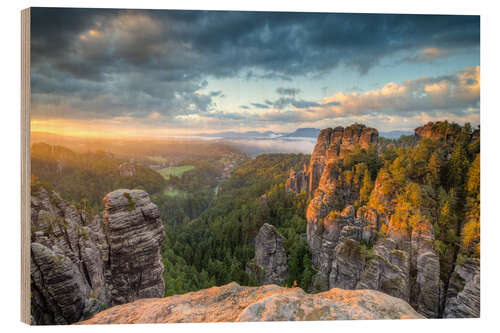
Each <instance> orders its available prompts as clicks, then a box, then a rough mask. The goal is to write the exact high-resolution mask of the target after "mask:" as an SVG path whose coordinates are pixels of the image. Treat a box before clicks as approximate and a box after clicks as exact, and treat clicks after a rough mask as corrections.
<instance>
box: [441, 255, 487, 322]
mask: <svg viewBox="0 0 500 333" xmlns="http://www.w3.org/2000/svg"><path fill="white" fill-rule="evenodd" d="M480 296H481V293H480V265H479V259H472V258H469V259H466V260H465V261H464V262H463V263H461V264H457V265H456V266H455V269H454V271H453V274H452V276H451V278H450V282H449V285H448V291H447V293H446V304H445V307H444V315H443V317H444V318H479V316H480V309H481V306H480Z"/></svg>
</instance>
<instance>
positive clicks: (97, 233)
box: [31, 187, 164, 325]
mask: <svg viewBox="0 0 500 333" xmlns="http://www.w3.org/2000/svg"><path fill="white" fill-rule="evenodd" d="M120 191H121V192H119V191H117V192H112V193H110V195H109V197H110V198H112V199H111V200H108V204H107V209H106V211H105V216H106V218H105V219H103V218H101V217H100V216H99V215H97V216H95V217H94V218H92V219H90V218H89V217H88V216H84V215H81V214H80V212H79V211H78V210H77V209H76V208H75V207H74V206H71V205H69V204H68V203H67V202H66V201H64V200H62V199H61V197H60V196H59V195H58V194H57V193H56V192H52V193H48V192H47V191H46V190H45V189H44V188H43V187H40V188H38V189H37V190H36V191H34V192H33V193H32V196H31V228H32V234H31V280H32V284H31V289H32V298H31V312H32V313H31V315H32V324H39V325H43V324H69V323H73V322H75V321H79V320H84V319H87V318H89V317H90V316H92V315H93V314H95V313H97V312H98V311H100V310H101V309H103V308H104V307H106V306H110V305H114V304H121V303H123V302H127V301H131V300H134V299H138V298H141V297H160V296H163V288H164V287H163V278H162V274H161V272H163V266H162V262H161V257H160V253H159V251H160V244H161V241H162V239H163V237H164V236H163V227H162V224H161V221H160V220H159V218H158V208H157V207H156V206H154V205H153V204H152V203H151V202H150V200H149V197H148V195H147V193H145V192H144V191H126V190H120ZM125 192H127V193H130V198H131V200H132V201H133V202H134V207H131V206H129V205H128V204H129V200H128V199H126V198H124V199H125V201H123V200H121V199H120V200H118V199H116V198H115V196H116V193H120V194H121V195H122V194H123V193H125ZM124 202H125V203H126V204H124ZM130 208H133V209H130ZM129 209H130V210H129ZM146 257H147V258H146ZM136 258H140V260H141V262H140V263H139V264H134V263H135V261H136ZM144 261H145V262H144ZM132 262H134V263H132ZM158 273H160V274H159V275H158ZM125 289H126V290H125Z"/></svg>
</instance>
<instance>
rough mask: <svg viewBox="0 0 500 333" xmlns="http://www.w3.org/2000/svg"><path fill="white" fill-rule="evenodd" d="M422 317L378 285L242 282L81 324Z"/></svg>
mask: <svg viewBox="0 0 500 333" xmlns="http://www.w3.org/2000/svg"><path fill="white" fill-rule="evenodd" d="M418 318H423V317H422V316H421V315H419V314H418V313H417V312H415V310H413V309H412V307H411V306H410V305H409V304H408V303H406V302H404V301H403V300H401V299H398V298H395V297H391V296H388V295H386V294H383V293H380V292H377V291H373V290H341V289H331V290H330V291H327V292H324V293H320V294H314V295H312V294H306V293H305V292H304V291H303V290H302V289H300V288H280V287H278V286H276V285H266V286H261V287H242V286H239V285H238V284H237V283H235V282H232V283H230V284H227V285H225V286H222V287H213V288H209V289H204V290H200V291H197V292H193V293H187V294H184V295H177V296H171V297H166V298H156V299H142V300H138V301H135V302H133V303H128V304H124V305H118V306H116V307H113V308H111V309H107V310H105V311H103V312H101V313H99V314H97V315H96V316H94V317H93V318H91V319H89V320H87V321H84V322H80V323H78V324H133V323H180V322H195V323H196V322H228V321H229V322H238V321H240V322H241V321H285V320H286V321H289V320H294V321H297V320H337V319H338V320H347V319H365V320H366V319H418Z"/></svg>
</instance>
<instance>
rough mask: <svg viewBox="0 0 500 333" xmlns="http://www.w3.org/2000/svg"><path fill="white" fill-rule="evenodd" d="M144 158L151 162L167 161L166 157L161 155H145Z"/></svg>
mask: <svg viewBox="0 0 500 333" xmlns="http://www.w3.org/2000/svg"><path fill="white" fill-rule="evenodd" d="M146 158H147V159H148V160H149V161H151V162H157V163H167V162H168V159H166V158H165V157H163V156H147V157H146Z"/></svg>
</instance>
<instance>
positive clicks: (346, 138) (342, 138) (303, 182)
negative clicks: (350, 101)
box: [287, 124, 378, 195]
mask: <svg viewBox="0 0 500 333" xmlns="http://www.w3.org/2000/svg"><path fill="white" fill-rule="evenodd" d="M377 140H378V131H377V130H376V129H374V128H369V127H366V126H365V125H362V124H353V125H351V126H348V127H346V128H343V127H340V126H339V127H335V128H325V129H323V130H321V132H320V133H319V135H318V140H317V143H316V146H315V147H314V151H313V153H312V155H311V161H310V163H309V167H308V169H307V170H304V171H299V172H295V171H293V170H292V171H291V174H290V178H289V181H288V182H287V184H288V185H287V190H289V191H294V192H301V191H303V190H304V189H306V192H307V193H308V194H310V195H312V194H314V191H315V190H316V188H317V187H318V185H319V183H320V179H321V177H322V174H323V171H324V170H325V168H326V167H327V164H328V163H331V162H333V161H335V160H338V159H341V158H343V157H344V156H345V154H347V153H349V152H352V151H353V150H354V149H355V148H356V146H357V145H359V146H360V147H361V148H363V149H368V147H369V146H370V145H372V144H377ZM327 162H328V163H327Z"/></svg>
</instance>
